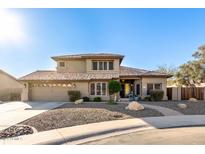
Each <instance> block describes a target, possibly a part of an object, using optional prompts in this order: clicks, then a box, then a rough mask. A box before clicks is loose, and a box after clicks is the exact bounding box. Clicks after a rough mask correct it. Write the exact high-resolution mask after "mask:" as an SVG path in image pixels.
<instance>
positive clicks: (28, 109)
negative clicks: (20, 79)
mask: <svg viewBox="0 0 205 154" xmlns="http://www.w3.org/2000/svg"><path fill="white" fill-rule="evenodd" d="M65 103H66V102H27V103H25V102H8V103H4V104H0V130H2V129H5V128H8V127H9V126H12V125H15V124H18V123H20V122H22V121H24V120H26V119H29V118H31V117H33V116H36V115H38V114H40V113H43V112H46V111H48V110H51V109H53V108H56V107H59V106H61V105H63V104H65Z"/></svg>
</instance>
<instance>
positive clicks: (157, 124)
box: [0, 115, 205, 144]
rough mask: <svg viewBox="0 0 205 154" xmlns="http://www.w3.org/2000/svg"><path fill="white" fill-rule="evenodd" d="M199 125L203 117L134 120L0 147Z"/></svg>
mask: <svg viewBox="0 0 205 154" xmlns="http://www.w3.org/2000/svg"><path fill="white" fill-rule="evenodd" d="M201 125H202V126H204V125H205V115H181V116H163V117H147V118H134V119H126V120H114V121H107V122H100V123H92V124H86V125H78V126H73V127H67V128H61V129H54V130H50V131H45V132H40V133H36V134H32V135H24V136H20V137H15V138H12V139H11V138H10V139H4V140H0V144H63V143H66V144H83V143H85V142H90V141H93V140H98V139H102V138H106V137H110V136H115V135H121V134H127V133H131V132H136V131H144V130H150V129H152V130H153V129H160V128H170V127H183V126H201Z"/></svg>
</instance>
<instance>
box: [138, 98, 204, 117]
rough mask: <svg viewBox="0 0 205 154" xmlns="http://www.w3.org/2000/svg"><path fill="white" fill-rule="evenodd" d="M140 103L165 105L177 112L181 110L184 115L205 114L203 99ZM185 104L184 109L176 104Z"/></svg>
mask: <svg viewBox="0 0 205 154" xmlns="http://www.w3.org/2000/svg"><path fill="white" fill-rule="evenodd" d="M140 103H141V104H143V103H144V104H150V105H156V106H161V107H167V108H170V109H173V110H176V111H178V112H181V113H182V114H185V115H205V101H199V102H197V103H194V102H189V101H160V102H145V101H141V102H140ZM182 103H183V104H186V105H187V108H186V109H181V108H179V107H178V106H177V104H182Z"/></svg>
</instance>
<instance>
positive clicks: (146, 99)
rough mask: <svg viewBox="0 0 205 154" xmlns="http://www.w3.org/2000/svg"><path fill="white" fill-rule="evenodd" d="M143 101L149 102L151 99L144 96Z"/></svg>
mask: <svg viewBox="0 0 205 154" xmlns="http://www.w3.org/2000/svg"><path fill="white" fill-rule="evenodd" d="M143 100H144V101H151V97H150V96H146V97H145V98H144V99H143Z"/></svg>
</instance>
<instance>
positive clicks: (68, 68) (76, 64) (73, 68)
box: [56, 59, 86, 72]
mask: <svg viewBox="0 0 205 154" xmlns="http://www.w3.org/2000/svg"><path fill="white" fill-rule="evenodd" d="M60 62H65V67H60V65H59V64H60ZM56 69H57V72H86V62H85V60H83V59H82V60H67V61H57V68H56Z"/></svg>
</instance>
